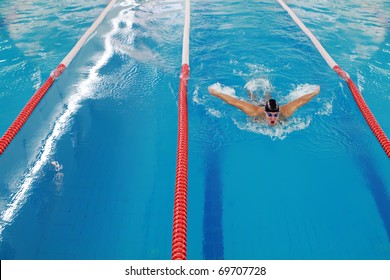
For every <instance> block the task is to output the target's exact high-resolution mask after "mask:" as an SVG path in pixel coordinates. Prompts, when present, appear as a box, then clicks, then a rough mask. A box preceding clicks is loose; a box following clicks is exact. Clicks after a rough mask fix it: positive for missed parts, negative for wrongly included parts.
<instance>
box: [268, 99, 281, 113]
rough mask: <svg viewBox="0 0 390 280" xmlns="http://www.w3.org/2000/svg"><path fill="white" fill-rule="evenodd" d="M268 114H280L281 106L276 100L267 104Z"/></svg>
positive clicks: (271, 100)
mask: <svg viewBox="0 0 390 280" xmlns="http://www.w3.org/2000/svg"><path fill="white" fill-rule="evenodd" d="M265 111H266V112H279V105H278V102H276V100H275V99H270V100H268V101H267V102H266V103H265Z"/></svg>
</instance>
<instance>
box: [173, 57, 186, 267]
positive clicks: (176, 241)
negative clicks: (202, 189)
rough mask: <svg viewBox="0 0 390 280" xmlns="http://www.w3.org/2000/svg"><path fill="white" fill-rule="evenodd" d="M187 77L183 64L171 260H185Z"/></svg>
mask: <svg viewBox="0 0 390 280" xmlns="http://www.w3.org/2000/svg"><path fill="white" fill-rule="evenodd" d="M188 77H189V66H188V64H183V65H182V68H181V75H180V88H179V128H178V146H177V161H176V183H175V199H174V211H173V233H172V260H185V259H186V258H187V183H188V182H187V177H188V107H187V84H188Z"/></svg>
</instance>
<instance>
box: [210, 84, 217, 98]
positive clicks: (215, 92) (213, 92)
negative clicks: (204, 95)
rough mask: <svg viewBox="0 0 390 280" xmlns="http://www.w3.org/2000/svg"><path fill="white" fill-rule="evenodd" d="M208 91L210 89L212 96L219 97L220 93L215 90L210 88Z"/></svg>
mask: <svg viewBox="0 0 390 280" xmlns="http://www.w3.org/2000/svg"><path fill="white" fill-rule="evenodd" d="M208 89H209V92H210V94H211V95H214V96H217V95H218V91H217V90H216V89H215V88H213V87H211V86H209V88H208Z"/></svg>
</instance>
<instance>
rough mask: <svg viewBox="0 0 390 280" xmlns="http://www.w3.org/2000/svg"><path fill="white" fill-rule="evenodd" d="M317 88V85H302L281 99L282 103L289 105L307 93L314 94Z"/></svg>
mask: <svg viewBox="0 0 390 280" xmlns="http://www.w3.org/2000/svg"><path fill="white" fill-rule="evenodd" d="M316 88H317V85H310V84H300V85H298V86H297V87H296V88H294V89H293V90H292V91H290V93H289V94H288V95H287V96H285V97H281V102H282V103H283V102H284V103H288V102H291V101H293V100H295V99H297V98H299V97H301V96H303V95H305V94H307V93H311V92H313V91H314V90H315V89H316Z"/></svg>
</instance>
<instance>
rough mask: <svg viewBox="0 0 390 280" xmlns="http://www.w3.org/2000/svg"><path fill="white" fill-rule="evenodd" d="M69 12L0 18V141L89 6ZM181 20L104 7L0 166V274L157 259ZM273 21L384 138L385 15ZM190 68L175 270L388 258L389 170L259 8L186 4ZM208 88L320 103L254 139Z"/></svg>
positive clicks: (389, 49)
mask: <svg viewBox="0 0 390 280" xmlns="http://www.w3.org/2000/svg"><path fill="white" fill-rule="evenodd" d="M14 2H18V1H14ZM14 2H12V3H14ZM80 3H82V4H78V5H75V4H74V2H73V1H68V2H66V1H62V2H61V4H57V3H55V2H54V1H52V2H50V1H49V2H48V3H46V2H45V3H43V2H41V1H38V0H37V1H35V2H33V4H34V5H38V6H39V7H41V8H42V9H44V10H46V11H50V13H47V14H41V13H39V14H34V15H31V14H30V13H31V11H33V10H32V9H31V7H27V8H26V10H23V9H22V10H21V11H20V10H15V9H16V8H14V10H13V9H10V7H11V8H12V7H13V6H12V4H11V1H5V2H4V3H2V4H1V10H0V14H1V15H2V21H1V26H2V28H1V34H2V36H5V37H4V39H2V42H3V46H5V45H7V44H8V45H7V46H9V47H3V48H2V51H1V52H0V53H1V54H2V55H4V58H3V57H2V59H1V61H2V63H3V64H4V65H7V67H6V68H3V69H9V70H8V71H7V72H4V73H5V76H4V77H5V78H4V83H3V84H4V85H7V86H5V88H4V90H2V93H1V94H2V95H1V96H0V106H1V107H0V108H1V116H2V117H1V129H2V131H5V130H6V128H7V127H8V125H9V124H10V123H11V122H12V120H13V118H14V117H15V116H16V115H17V113H18V111H19V110H20V109H21V108H22V107H23V106H24V104H25V102H26V101H27V100H28V99H29V97H30V96H31V94H32V93H33V91H34V89H36V87H37V86H38V85H39V84H40V83H41V81H42V80H44V79H45V78H46V77H47V76H48V75H49V74H50V71H51V70H53V69H54V68H55V67H56V65H58V63H59V62H60V61H61V59H62V58H63V57H64V56H65V55H66V53H67V52H68V51H69V50H70V49H71V47H72V45H73V44H74V43H75V42H76V41H77V39H78V38H79V37H80V36H81V35H82V33H83V32H84V31H85V29H86V28H88V26H89V25H90V24H91V23H92V22H93V20H94V19H95V18H96V17H97V15H98V14H99V13H100V11H101V10H102V9H103V8H104V7H105V5H106V4H107V1H82V2H80ZM183 4H184V3H183V1H174V0H171V1H161V0H160V1H130V0H128V1H118V4H117V5H116V6H115V7H114V8H113V9H112V10H111V11H110V13H109V14H108V16H107V18H106V19H105V21H104V22H103V23H102V24H101V25H100V26H99V28H98V29H97V31H96V33H95V34H94V36H93V37H92V38H91V39H90V40H89V41H88V43H87V44H86V45H85V46H84V48H83V49H82V50H81V52H80V53H79V54H78V56H77V57H76V58H75V60H74V61H73V62H72V64H71V65H70V66H69V68H68V69H67V70H66V71H65V72H64V73H63V74H62V76H61V77H60V78H59V79H58V80H57V81H56V83H55V84H54V85H53V87H52V88H51V89H50V91H49V92H48V94H47V96H46V97H45V98H44V99H43V100H42V102H41V103H40V104H39V106H38V107H37V110H36V111H35V112H34V113H33V115H32V116H31V119H30V120H29V121H28V123H27V124H26V125H25V126H24V127H23V129H22V130H21V131H20V133H19V134H18V136H17V137H16V138H15V140H14V141H13V143H12V144H11V145H10V146H9V147H8V148H7V151H6V152H5V153H4V154H3V155H2V156H1V157H0V166H1V172H0V173H1V174H0V176H1V190H0V196H1V205H0V210H1V212H2V221H1V251H0V256H1V259H170V253H171V251H170V246H171V234H172V214H173V191H174V181H175V164H176V163H175V159H176V145H177V143H176V141H177V139H176V138H177V95H178V93H177V91H178V83H179V72H180V65H181V61H180V59H181V40H182V27H183V16H184V13H183V9H184V7H183ZM289 5H290V6H291V8H292V9H294V11H295V12H296V13H297V14H298V15H299V16H300V18H301V19H302V20H303V21H304V22H305V24H306V25H307V26H308V28H310V29H311V30H312V32H313V33H314V34H315V35H316V36H317V38H319V40H320V41H321V43H322V44H323V45H324V47H325V48H326V49H327V50H328V52H329V53H330V54H331V55H332V57H333V58H334V59H335V60H336V61H337V62H338V63H339V64H340V65H341V66H342V67H343V69H345V70H346V71H347V72H348V73H349V74H350V75H351V77H352V78H353V80H354V81H355V82H356V83H357V84H358V86H359V88H360V90H361V91H362V94H363V95H364V98H365V99H366V101H367V103H368V104H369V106H370V108H371V110H372V112H373V113H374V115H375V116H376V118H377V120H378V122H379V123H380V124H381V126H382V128H383V130H384V131H385V132H387V134H389V133H390V119H389V118H388V116H387V115H388V114H387V113H386V112H387V110H386V109H387V108H389V106H390V95H389V94H388V93H387V92H386V89H387V85H388V84H389V80H390V71H389V64H390V59H389V53H390V40H389V18H390V15H389V11H390V9H389V6H388V4H387V3H386V2H385V1H371V2H370V1H368V2H367V1H364V2H363V1H354V2H353V4H352V3H351V4H346V3H342V4H341V3H340V4H335V3H330V1H325V0H324V1H309V0H307V1H289ZM15 6H17V5H16V4H15ZM18 7H20V6H18ZM18 9H19V8H18ZM11 11H14V13H13V14H12V13H11ZM26 11H30V13H27V12H26ZM26 14H27V16H26V17H24V16H25V15H26ZM57 14H58V17H53V16H52V15H57ZM75 14H77V15H78V16H75ZM11 15H12V16H11ZM19 17H21V18H22V19H19ZM59 19H60V20H59ZM80 19H83V20H80ZM84 19H85V20H84ZM29 22H30V23H31V22H37V23H40V24H37V26H36V28H30V29H28V30H24V29H23V28H22V27H24V26H25V25H26V24H28V23H29ZM59 22H61V23H63V24H59ZM42 28H43V29H42ZM23 31H24V32H23ZM31 37H34V39H35V40H34V43H32V42H31V41H32V40H31ZM26 38H29V39H26ZM4 42H6V43H4ZM53 42H55V43H53ZM12 56H13V57H14V59H9V57H12ZM190 68H191V70H190V71H191V73H190V80H189V84H188V93H189V94H188V101H189V103H188V105H189V182H188V186H189V193H188V229H187V232H188V239H187V243H188V255H187V256H188V258H189V259H389V258H390V174H389V172H388V170H390V169H389V167H390V163H389V160H388V158H387V157H386V155H385V154H384V153H383V150H382V149H381V147H380V145H379V144H378V143H377V141H376V139H375V137H374V136H373V134H372V132H371V131H370V129H369V128H368V126H367V124H366V123H365V121H364V119H363V117H362V116H361V114H360V112H359V110H358V109H357V107H356V105H355V103H354V100H353V98H352V96H351V95H350V92H349V90H348V88H347V87H346V85H345V84H344V83H343V81H342V80H340V78H338V76H337V75H336V74H335V73H334V72H333V71H331V70H330V69H329V67H328V66H327V65H326V63H325V61H324V60H323V59H322V57H321V56H320V55H319V54H318V53H317V51H316V49H315V48H314V47H313V46H312V44H311V42H310V40H309V39H308V38H307V37H306V36H305V35H304V34H303V33H302V32H301V31H300V30H299V28H298V27H297V26H296V25H295V24H294V23H293V22H292V21H291V19H290V18H289V17H288V15H287V13H286V12H285V11H284V10H283V9H282V8H281V7H280V6H279V4H278V3H277V2H276V1H262V2H258V1H246V2H245V3H244V2H242V1H233V2H228V3H227V2H226V1H220V0H217V1H206V0H205V1H196V2H194V3H192V6H191V35H190ZM19 69H22V70H23V72H22V73H20V72H19V71H20V70H19ZM16 70H18V71H16ZM16 77H17V78H16ZM19 79H20V80H19ZM24 83H25V84H26V86H24ZM216 83H219V84H220V85H221V86H223V87H225V90H226V91H229V92H234V93H235V94H236V95H237V96H238V97H240V98H242V99H246V100H248V96H247V93H246V90H245V88H244V87H245V86H246V87H251V88H252V89H253V90H254V91H255V93H256V94H257V95H258V96H259V98H261V97H262V95H263V92H264V91H266V90H271V91H272V95H273V96H275V97H276V98H277V99H278V100H280V101H281V103H285V102H287V101H289V100H291V99H292V98H294V97H296V96H299V95H302V94H303V93H305V92H307V91H308V90H310V87H311V86H312V85H315V84H319V85H321V93H320V95H319V96H318V98H315V99H314V100H313V101H311V102H310V103H309V104H308V105H306V106H305V107H304V108H302V109H300V110H299V111H298V112H297V114H296V115H295V117H293V118H292V119H291V120H290V121H289V122H288V123H286V124H285V125H283V126H279V127H278V128H272V129H271V128H268V127H266V126H264V125H262V124H257V123H253V122H251V121H250V120H248V118H246V117H245V116H244V115H243V114H242V113H241V112H239V111H238V110H237V109H235V108H232V107H229V106H228V105H226V104H223V103H222V102H221V101H220V100H217V99H216V98H213V97H212V96H210V95H209V94H208V92H207V87H208V86H210V85H213V84H216ZM9 85H12V86H9ZM17 86H18V88H17V89H16V88H15V87H17ZM15 92H18V93H19V92H20V94H18V95H16V94H15ZM8 106H9V107H8ZM13 106H15V107H13ZM5 108H7V109H5ZM4 112H6V113H4ZM3 116H4V117H3ZM21 190H24V191H23V192H22V193H23V197H22V198H21V199H20V200H18V203H17V204H12V201H13V200H12V198H13V196H14V195H15V194H18V193H21ZM13 206H14V207H13ZM10 209H11V210H10ZM4 213H7V215H5V214H4Z"/></svg>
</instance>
